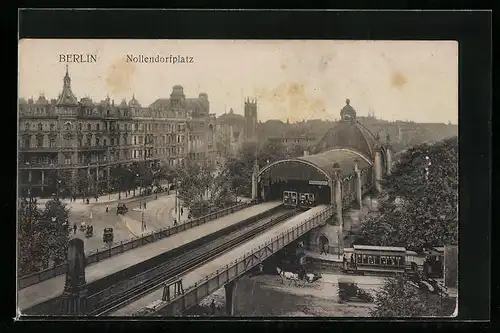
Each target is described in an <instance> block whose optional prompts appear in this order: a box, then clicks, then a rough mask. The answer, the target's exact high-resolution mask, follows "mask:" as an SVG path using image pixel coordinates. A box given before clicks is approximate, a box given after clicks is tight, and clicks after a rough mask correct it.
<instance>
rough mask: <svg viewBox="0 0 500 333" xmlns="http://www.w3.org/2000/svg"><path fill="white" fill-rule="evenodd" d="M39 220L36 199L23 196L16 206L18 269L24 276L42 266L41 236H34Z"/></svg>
mask: <svg viewBox="0 0 500 333" xmlns="http://www.w3.org/2000/svg"><path fill="white" fill-rule="evenodd" d="M39 220H40V212H39V211H38V208H37V204H36V200H29V201H28V200H27V199H26V198H23V199H21V200H20V202H19V208H18V234H17V236H18V251H19V252H18V270H19V275H20V276H24V275H27V274H31V273H34V272H37V271H39V268H40V266H42V264H41V262H42V254H41V249H42V247H41V244H40V242H41V241H42V238H41V237H37V236H35V235H36V233H35V228H36V224H37V223H38V221H39Z"/></svg>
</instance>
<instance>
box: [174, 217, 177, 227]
mask: <svg viewBox="0 0 500 333" xmlns="http://www.w3.org/2000/svg"><path fill="white" fill-rule="evenodd" d="M175 226H177V219H176V218H174V227H175Z"/></svg>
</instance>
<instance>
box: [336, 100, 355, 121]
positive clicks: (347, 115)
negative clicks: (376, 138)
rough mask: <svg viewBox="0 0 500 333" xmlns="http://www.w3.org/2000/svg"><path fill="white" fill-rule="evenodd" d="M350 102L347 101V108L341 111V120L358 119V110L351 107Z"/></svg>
mask: <svg viewBox="0 0 500 333" xmlns="http://www.w3.org/2000/svg"><path fill="white" fill-rule="evenodd" d="M350 102H351V101H350V100H349V99H346V101H345V106H344V107H343V108H342V110H340V119H342V120H352V119H356V110H354V108H353V107H352V106H351V105H350Z"/></svg>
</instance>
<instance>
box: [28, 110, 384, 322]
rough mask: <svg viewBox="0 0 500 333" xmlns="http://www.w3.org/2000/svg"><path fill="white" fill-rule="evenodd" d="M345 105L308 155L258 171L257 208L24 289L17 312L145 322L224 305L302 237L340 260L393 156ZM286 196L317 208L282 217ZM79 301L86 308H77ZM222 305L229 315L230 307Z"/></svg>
mask: <svg viewBox="0 0 500 333" xmlns="http://www.w3.org/2000/svg"><path fill="white" fill-rule="evenodd" d="M346 102H347V104H346V106H345V107H344V108H343V109H342V111H341V119H342V120H341V121H339V122H338V123H336V124H335V125H334V127H333V128H332V129H330V130H329V131H328V132H327V133H326V134H325V136H324V137H323V138H322V139H321V140H320V141H319V142H318V143H317V144H316V145H315V146H313V147H310V152H311V153H312V154H309V151H306V152H305V154H304V156H303V157H299V158H293V159H285V160H281V161H277V162H274V163H272V164H269V165H267V166H265V167H263V168H262V169H261V170H259V169H258V167H257V166H256V167H255V169H254V173H253V175H252V199H254V204H252V205H249V206H248V207H247V208H245V209H242V210H239V211H237V212H234V213H232V214H229V215H226V216H221V217H220V218H218V219H215V220H214V221H211V222H209V223H208V222H207V223H205V224H203V226H201V225H198V226H196V227H195V226H192V228H191V229H189V230H184V231H183V232H181V233H177V234H176V235H173V236H169V237H167V238H165V239H162V240H156V241H155V242H153V243H151V244H147V245H144V246H141V247H138V248H135V249H134V250H129V251H127V252H124V253H121V254H119V255H117V256H114V257H111V258H109V259H106V260H104V261H101V262H97V263H94V264H92V265H90V266H87V267H80V269H76V271H79V272H80V273H82V272H84V273H83V278H82V276H79V277H74V278H69V279H68V276H69V275H70V274H69V273H67V275H66V279H65V277H64V276H61V275H59V276H54V277H53V278H50V279H46V280H44V281H40V282H39V283H36V284H31V285H28V286H27V287H25V288H22V289H21V290H20V292H19V297H18V299H19V300H20V306H19V308H20V309H22V310H21V311H22V312H25V313H26V314H34V315H37V314H38V315H49V314H61V311H62V312H63V314H64V313H65V314H68V313H70V314H71V313H72V314H90V315H120V314H121V315H131V314H133V313H136V312H137V311H139V310H141V309H142V308H144V307H146V306H148V305H150V304H151V303H154V302H156V305H155V306H153V309H152V310H151V311H150V312H151V313H152V314H162V315H168V314H178V313H182V312H183V311H184V310H185V309H187V308H189V307H190V306H192V305H196V304H197V302H199V301H201V300H202V299H203V298H204V297H206V296H208V295H210V293H212V292H213V291H214V290H217V289H218V288H220V287H222V286H225V288H226V295H227V299H228V300H231V299H232V294H233V292H234V286H235V284H236V281H237V279H238V278H239V277H240V276H242V275H244V274H246V273H247V272H248V271H249V270H251V269H252V268H253V267H255V266H256V265H258V264H259V263H261V262H262V261H264V260H266V259H267V258H269V257H270V256H272V255H273V254H274V253H276V252H278V251H280V250H281V249H283V248H285V247H286V246H287V245H289V244H290V243H292V242H294V241H296V240H297V239H299V238H302V239H303V238H304V237H305V238H306V239H307V240H308V241H307V242H306V243H307V244H306V246H308V247H309V248H310V249H311V248H313V249H314V248H316V249H317V248H318V247H323V248H325V247H326V248H328V250H329V251H335V250H336V249H337V250H338V252H339V253H340V249H341V248H342V247H343V244H341V243H342V242H343V240H344V238H345V234H346V231H347V230H348V229H349V228H350V227H351V226H352V225H353V224H355V223H356V222H357V220H359V218H360V215H361V213H362V211H363V209H364V208H366V207H367V206H368V207H371V206H373V205H372V204H371V203H372V200H371V198H372V197H373V196H376V194H377V192H379V191H380V180H381V179H382V177H383V176H384V175H386V174H390V169H391V165H392V157H393V156H392V151H391V146H390V142H389V137H388V136H387V138H386V142H385V143H381V140H380V139H379V137H378V135H373V134H372V133H371V132H370V131H369V130H368V129H366V128H365V127H364V126H363V125H361V124H360V123H359V122H357V121H356V112H355V110H354V109H353V108H352V107H351V106H350V103H349V100H347V101H346ZM287 190H292V191H297V192H312V193H314V194H315V197H316V198H317V204H318V205H317V206H316V207H313V208H311V209H309V210H307V211H305V212H301V211H298V210H296V211H285V210H283V207H282V205H281V201H282V192H283V191H287ZM257 203H258V204H257ZM353 207H354V208H353ZM306 235H307V236H306ZM76 248H78V247H76ZM75 251H76V252H79V251H80V250H75ZM75 251H73V252H75ZM80 257H81V255H80ZM68 262H69V263H72V264H73V265H76V264H75V263H76V262H78V261H75V260H69V261H68ZM69 266H70V265H69V264H68V267H69ZM64 281H66V284H65V283H64ZM75 281H76V282H75ZM78 281H79V282H78ZM77 282H78V283H79V285H77V286H73V287H71V284H72V283H77ZM75 290H78V291H75ZM82 290H84V292H82ZM82 295H83V296H82ZM68 299H70V301H69V302H68ZM80 302H84V303H85V304H86V305H85V306H83V305H81V306H76V305H75V304H80ZM61 304H63V305H64V304H65V306H66V307H65V308H61ZM68 304H70V305H71V304H73V305H71V306H70V305H68ZM227 305H228V312H229V313H231V312H232V304H231V302H230V301H229V302H227ZM83 308H86V310H85V311H83V310H81V311H80V310H79V309H83ZM82 311H83V312H82Z"/></svg>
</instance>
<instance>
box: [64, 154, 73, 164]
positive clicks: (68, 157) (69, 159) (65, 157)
mask: <svg viewBox="0 0 500 333" xmlns="http://www.w3.org/2000/svg"><path fill="white" fill-rule="evenodd" d="M64 164H71V155H65V156H64Z"/></svg>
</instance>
